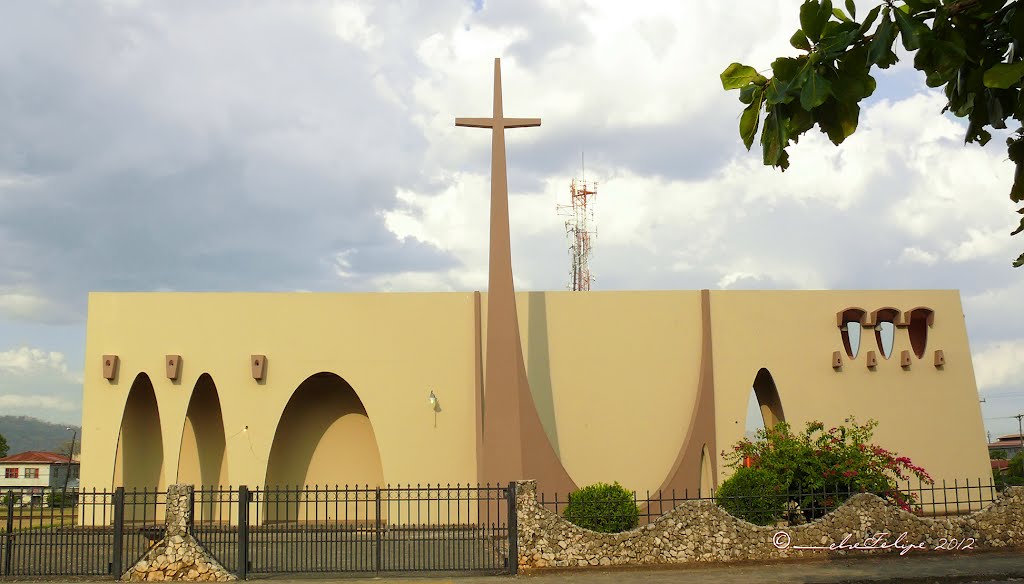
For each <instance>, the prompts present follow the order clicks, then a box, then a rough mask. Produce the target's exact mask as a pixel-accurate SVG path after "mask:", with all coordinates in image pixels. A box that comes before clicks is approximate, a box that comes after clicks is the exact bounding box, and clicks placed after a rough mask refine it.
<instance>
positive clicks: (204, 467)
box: [178, 373, 228, 519]
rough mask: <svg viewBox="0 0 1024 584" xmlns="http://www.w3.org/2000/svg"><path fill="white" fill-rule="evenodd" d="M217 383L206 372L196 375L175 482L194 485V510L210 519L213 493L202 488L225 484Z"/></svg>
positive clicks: (224, 443)
mask: <svg viewBox="0 0 1024 584" xmlns="http://www.w3.org/2000/svg"><path fill="white" fill-rule="evenodd" d="M225 446H226V440H225V438H224V417H223V415H222V413H221V408H220V399H219V398H218V397H217V386H216V384H214V382H213V378H212V377H210V375H209V374H207V373H204V374H202V375H200V376H199V379H198V380H197V381H196V385H195V387H194V388H193V389H192V397H191V398H190V399H189V402H188V411H187V412H186V414H185V425H184V427H183V428H182V431H181V450H180V453H179V455H178V482H179V483H182V484H187V485H189V484H190V485H195V487H196V507H195V513H196V514H197V515H198V516H199V517H201V518H203V519H212V513H213V512H214V509H213V503H212V498H213V496H212V495H210V496H204V495H203V493H202V491H203V490H204V489H205V490H212V489H214V488H216V487H218V486H221V485H227V484H228V463H227V449H226V448H225Z"/></svg>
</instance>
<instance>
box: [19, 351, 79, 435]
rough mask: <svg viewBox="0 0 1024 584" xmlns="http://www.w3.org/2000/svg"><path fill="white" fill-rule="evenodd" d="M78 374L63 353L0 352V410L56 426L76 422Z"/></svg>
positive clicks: (77, 419) (77, 415)
mask: <svg viewBox="0 0 1024 584" xmlns="http://www.w3.org/2000/svg"><path fill="white" fill-rule="evenodd" d="M81 409H82V373H81V372H80V371H75V370H72V369H71V368H70V367H69V366H68V363H67V359H66V358H65V356H64V354H63V353H62V352H59V351H46V350H43V349H39V348H35V347H27V346H21V347H16V348H13V349H9V350H7V351H0V411H2V412H4V414H8V415H28V416H35V417H38V418H42V419H45V420H50V421H53V422H60V423H79V422H80V420H81Z"/></svg>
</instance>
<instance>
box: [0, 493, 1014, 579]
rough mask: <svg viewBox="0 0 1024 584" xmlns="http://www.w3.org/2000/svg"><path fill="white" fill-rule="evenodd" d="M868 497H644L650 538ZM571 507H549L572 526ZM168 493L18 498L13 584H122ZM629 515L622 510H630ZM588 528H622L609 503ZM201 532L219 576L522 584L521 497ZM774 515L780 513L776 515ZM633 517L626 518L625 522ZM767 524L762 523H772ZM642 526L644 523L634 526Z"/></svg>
mask: <svg viewBox="0 0 1024 584" xmlns="http://www.w3.org/2000/svg"><path fill="white" fill-rule="evenodd" d="M1002 488H1003V486H1002V485H998V484H995V483H993V482H992V481H987V482H986V481H982V480H980V479H979V480H973V481H959V480H954V481H952V482H942V483H938V484H925V483H923V482H919V483H918V484H917V485H911V484H909V483H902V484H900V485H899V488H898V489H895V490H893V491H891V492H887V493H876V494H879V495H882V496H884V497H886V498H887V499H889V500H890V501H894V502H896V503H897V504H902V505H903V506H904V507H905V508H907V509H908V510H910V511H912V512H913V513H915V514H918V515H922V516H943V515H962V514H965V513H970V512H974V511H977V510H980V509H982V508H983V507H985V506H987V505H988V504H990V503H992V502H993V501H994V500H995V499H996V498H998V497H999V495H1000V492H1001V489H1002ZM858 492H860V491H852V490H838V489H833V490H831V491H820V490H817V491H816V490H795V491H788V492H780V493H771V492H766V491H761V492H757V493H744V494H739V495H737V494H727V496H725V495H723V494H722V493H721V492H711V493H702V492H696V493H693V492H689V491H683V492H682V493H678V492H675V491H673V492H657V493H654V494H651V493H647V494H646V496H644V497H639V496H638V495H637V494H636V493H635V492H634V493H632V494H631V495H630V500H627V501H626V503H627V505H626V506H625V507H619V509H622V508H625V509H627V510H628V509H629V507H630V506H631V507H632V509H631V510H629V511H628V513H629V514H630V515H633V516H635V518H636V521H637V522H638V523H639V524H640V525H644V524H647V523H650V522H651V521H654V520H656V519H657V518H658V517H661V516H662V515H664V514H665V513H667V512H669V511H671V510H672V509H673V508H675V507H677V506H678V505H680V504H681V503H683V502H685V501H693V500H705V501H713V502H714V503H716V504H718V505H720V506H722V507H723V508H725V509H726V510H727V511H730V512H732V513H733V514H734V515H738V516H743V515H744V513H746V514H747V515H748V518H749V517H751V515H750V514H752V513H753V514H754V515H753V516H752V517H753V518H754V519H756V520H757V522H759V523H763V524H772V523H778V522H787V523H790V524H797V523H802V522H806V521H811V520H813V519H816V518H818V517H820V516H822V515H824V514H825V513H827V512H829V511H832V510H833V509H835V508H836V507H838V506H839V505H841V504H842V503H843V502H844V501H845V500H846V499H848V498H849V497H850V496H852V495H854V494H856V493H858ZM571 498H572V496H570V497H565V496H561V497H560V496H559V495H557V494H555V495H554V496H551V495H548V494H544V493H541V494H540V503H541V504H542V505H543V506H545V507H547V508H548V509H550V510H552V511H554V512H555V513H557V514H559V515H563V514H564V513H565V511H566V508H567V506H568V504H569V501H570V499H571ZM166 499H167V496H166V493H165V492H163V491H158V490H148V489H138V490H136V489H132V490H127V491H126V490H125V489H123V488H118V489H116V490H114V491H112V492H102V491H75V490H71V491H60V490H53V489H39V488H36V489H11V490H7V491H2V492H0V578H6V577H15V578H22V577H32V576H110V577H119V576H120V575H121V574H123V573H124V572H125V571H126V570H128V569H129V568H130V567H131V566H132V565H134V564H135V563H136V562H137V561H138V560H139V559H141V558H142V557H143V556H144V555H145V554H146V553H147V552H148V551H149V550H150V549H151V548H152V547H153V546H154V545H155V544H157V543H158V542H159V541H160V540H161V539H163V537H164V535H165V523H166V522H165V520H166V517H165V513H166ZM620 503H621V502H620ZM575 504H576V505H577V509H576V511H575V515H574V517H573V519H574V521H580V520H581V518H582V520H586V519H587V518H588V517H589V518H597V517H602V518H604V519H607V518H608V517H609V516H614V514H615V513H616V511H615V510H614V508H612V507H611V506H610V503H609V502H603V501H592V502H590V503H589V504H588V505H587V506H583V507H580V502H579V501H578V500H577V501H576V503H575ZM191 510H192V513H191V523H190V524H189V532H190V533H191V534H192V536H193V537H194V538H195V539H196V540H197V541H198V542H199V544H200V545H202V546H203V547H204V548H205V550H206V551H207V553H209V554H210V555H211V556H212V557H213V558H214V559H215V560H216V561H217V562H219V563H220V564H221V565H222V566H224V567H225V568H226V569H227V570H228V571H230V572H233V573H235V574H236V575H238V576H239V577H240V578H243V579H244V578H246V577H248V575H249V574H260V575H265V574H277V573H293V574H294V573H346V574H354V575H374V574H383V573H426V572H434V573H439V572H440V573H458V572H475V573H493V574H498V573H515V571H516V568H517V565H516V564H517V562H516V558H517V551H516V536H517V524H516V520H517V518H516V513H515V485H514V484H513V485H507V486H501V485H496V486H491V485H476V486H472V485H454V486H452V485H443V486H442V485H407V486H385V487H369V486H335V487H316V486H315V487H302V488H295V487H292V488H255V489H251V490H250V489H249V488H247V487H244V486H242V487H237V488H228V487H203V488H198V489H196V490H195V491H194V492H193V499H192V504H191ZM766 510H767V511H766ZM620 512H621V511H620ZM756 513H762V515H760V516H758V515H756ZM631 520H632V519H631Z"/></svg>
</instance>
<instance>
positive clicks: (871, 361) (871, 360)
mask: <svg viewBox="0 0 1024 584" xmlns="http://www.w3.org/2000/svg"><path fill="white" fill-rule="evenodd" d="M867 365H868V367H869V368H874V367H877V366H878V357H876V356H875V352H874V351H868V355H867Z"/></svg>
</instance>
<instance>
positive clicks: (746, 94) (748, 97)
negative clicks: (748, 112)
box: [740, 83, 764, 104]
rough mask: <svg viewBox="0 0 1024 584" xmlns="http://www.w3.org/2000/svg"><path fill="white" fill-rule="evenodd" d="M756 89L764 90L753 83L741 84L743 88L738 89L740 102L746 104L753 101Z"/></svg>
mask: <svg viewBox="0 0 1024 584" xmlns="http://www.w3.org/2000/svg"><path fill="white" fill-rule="evenodd" d="M758 91H764V87H761V86H760V85H754V84H753V83H751V84H749V85H745V86H743V89H741V90H740V102H741V103H748V104H749V103H751V102H753V101H754V95H755V94H756V93H757V92H758Z"/></svg>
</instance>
